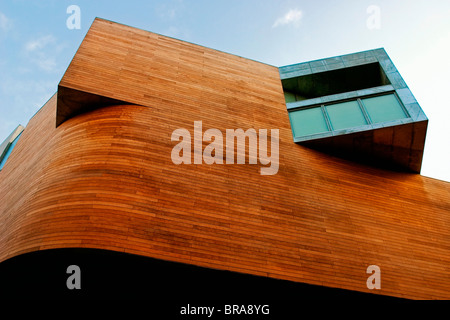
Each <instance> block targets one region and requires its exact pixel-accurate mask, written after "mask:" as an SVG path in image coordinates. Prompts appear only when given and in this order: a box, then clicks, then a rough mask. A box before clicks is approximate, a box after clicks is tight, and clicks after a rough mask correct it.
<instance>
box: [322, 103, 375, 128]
mask: <svg viewBox="0 0 450 320" xmlns="http://www.w3.org/2000/svg"><path fill="white" fill-rule="evenodd" d="M326 109H327V113H328V116H329V117H330V121H331V125H332V127H333V129H334V130H339V129H345V128H351V127H357V126H362V125H365V124H367V121H366V118H364V114H363V113H362V111H361V108H360V107H359V104H358V102H357V101H349V102H343V103H336V104H332V105H328V106H326Z"/></svg>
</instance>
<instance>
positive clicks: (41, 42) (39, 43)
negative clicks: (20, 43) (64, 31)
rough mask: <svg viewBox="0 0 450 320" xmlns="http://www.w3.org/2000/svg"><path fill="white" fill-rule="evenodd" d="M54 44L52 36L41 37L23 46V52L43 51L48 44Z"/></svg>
mask: <svg viewBox="0 0 450 320" xmlns="http://www.w3.org/2000/svg"><path fill="white" fill-rule="evenodd" d="M54 42H55V37H53V36H52V35H47V36H43V37H40V38H38V39H36V40H31V41H28V42H27V43H26V44H25V50H27V51H29V52H31V51H35V50H37V49H43V48H45V47H46V46H47V45H48V44H50V43H54Z"/></svg>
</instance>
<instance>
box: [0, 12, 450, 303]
mask: <svg viewBox="0 0 450 320" xmlns="http://www.w3.org/2000/svg"><path fill="white" fill-rule="evenodd" d="M59 88H60V89H61V88H65V89H67V90H71V92H75V91H80V92H84V93H87V94H92V95H96V96H100V97H105V98H106V99H114V101H124V103H121V104H115V105H111V106H104V105H100V107H99V108H94V107H92V108H91V110H90V111H86V112H84V113H81V114H78V115H72V116H71V117H68V118H65V119H64V121H63V122H61V124H60V125H59V126H58V127H56V126H55V123H56V115H57V109H58V108H60V105H59V101H60V98H61V97H57V95H56V94H55V96H53V97H52V98H51V99H50V100H49V101H48V102H47V103H46V104H45V105H44V106H43V107H42V109H41V110H40V111H39V112H38V113H37V114H36V115H35V116H34V117H33V118H32V119H31V120H30V122H29V124H28V125H27V127H26V128H25V130H24V132H23V133H22V136H21V138H20V140H19V141H18V143H17V145H16V146H15V148H14V150H13V152H12V154H11V156H10V158H9V159H8V161H7V163H6V164H5V166H4V168H3V170H2V171H0V261H3V260H5V259H8V258H10V257H13V256H16V255H19V254H23V253H25V252H31V251H36V250H45V249H50V248H69V247H85V248H100V249H108V250H113V251H119V252H127V253H132V254H137V255H143V256H149V257H154V258H159V259H164V260H170V261H177V262H184V263H190V264H194V265H198V266H203V267H210V268H216V269H221V270H231V271H235V272H243V273H249V274H255V275H262V276H267V277H273V278H278V279H286V280H292V281H296V282H304V283H310V284H315V285H323V286H329V287H338V288H344V289H350V290H356V291H363V292H372V293H376V294H383V295H391V296H396V297H406V298H412V299H449V298H450V270H449V266H450V184H449V183H446V182H443V181H439V180H435V179H431V178H427V177H423V176H420V175H417V174H409V173H400V172H393V171H388V170H382V169H377V168H373V167H369V166H365V165H363V164H358V163H353V162H350V161H345V160H342V159H339V158H335V157H332V156H329V155H326V154H323V153H320V152H318V151H314V150H311V149H308V148H306V147H303V146H300V145H297V144H295V143H293V139H292V133H291V129H290V124H289V118H288V114H287V111H286V106H285V104H284V96H283V92H282V87H281V81H280V78H279V74H278V69H277V68H276V67H273V66H269V65H265V64H262V63H259V62H256V61H252V60H247V59H244V58H241V57H236V56H233V55H231V54H226V53H223V52H219V51H215V50H212V49H209V48H204V47H201V46H197V45H194V44H190V43H185V42H182V41H179V40H175V39H171V38H166V37H163V36H160V35H156V34H153V33H149V32H146V31H142V30H136V29H133V28H130V27H127V26H123V25H119V24H115V23H112V22H109V21H105V20H100V19H96V20H95V22H94V23H93V25H92V27H91V29H90V31H89V32H88V34H87V35H86V38H85V40H84V41H83V43H82V44H81V46H80V48H79V50H78V52H77V54H76V55H75V57H74V59H73V61H72V63H71V65H70V66H69V68H68V70H67V72H66V74H65V75H64V77H63V79H62V80H61V83H60V85H59ZM62 107H64V105H63V106H62ZM65 114H70V113H65ZM199 120H201V121H202V122H203V130H206V129H209V128H216V129H219V130H221V131H222V132H225V130H226V129H237V128H242V129H244V130H246V129H248V128H254V129H275V128H276V129H279V132H280V146H279V155H280V167H279V171H278V173H277V174H276V175H273V176H262V175H260V171H259V169H260V164H257V165H253V164H252V165H250V164H244V165H237V164H233V165H225V164H223V165H217V164H213V165H207V164H202V165H195V164H191V165H184V164H181V165H175V164H173V163H172V160H171V150H172V148H173V147H174V145H175V144H176V142H172V141H171V134H172V132H173V131H174V130H175V129H177V128H186V129H188V130H190V131H191V133H192V132H193V123H194V121H199ZM369 265H378V266H379V267H380V268H381V290H369V289H367V287H366V280H367V277H368V276H369V275H368V274H367V273H366V268H367V267H368V266H369Z"/></svg>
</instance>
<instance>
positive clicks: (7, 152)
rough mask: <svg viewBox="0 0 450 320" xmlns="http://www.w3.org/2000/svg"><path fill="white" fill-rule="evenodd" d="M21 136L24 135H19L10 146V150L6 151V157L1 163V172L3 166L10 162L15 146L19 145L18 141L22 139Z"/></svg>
mask: <svg viewBox="0 0 450 320" xmlns="http://www.w3.org/2000/svg"><path fill="white" fill-rule="evenodd" d="M21 135H22V133H21V134H19V135H18V136H17V137H16V138H15V139H14V141H13V142H12V143H11V144H10V146H9V147H8V150H6V154H5V156H4V157H3V159H2V161H1V162H0V170H1V169H2V168H3V166H4V165H5V163H6V160H8V157H9V156H10V155H11V152H12V150H13V149H14V146H15V145H16V143H17V141H18V140H19V138H20V136H21Z"/></svg>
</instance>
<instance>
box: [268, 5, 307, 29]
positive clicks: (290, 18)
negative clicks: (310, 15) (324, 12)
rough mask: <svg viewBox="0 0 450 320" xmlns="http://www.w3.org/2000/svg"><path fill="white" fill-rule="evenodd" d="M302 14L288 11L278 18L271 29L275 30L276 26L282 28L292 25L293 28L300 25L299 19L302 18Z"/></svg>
mask: <svg viewBox="0 0 450 320" xmlns="http://www.w3.org/2000/svg"><path fill="white" fill-rule="evenodd" d="M302 16H303V13H302V12H301V11H300V10H298V9H291V10H289V11H288V12H287V13H286V14H285V15H284V16H282V17H280V18H278V19H277V20H276V21H275V22H274V24H273V25H272V28H276V27H278V26H283V25H286V24H293V25H294V26H296V27H297V26H298V25H299V23H300V19H301V18H302Z"/></svg>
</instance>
